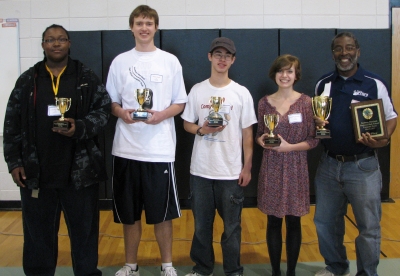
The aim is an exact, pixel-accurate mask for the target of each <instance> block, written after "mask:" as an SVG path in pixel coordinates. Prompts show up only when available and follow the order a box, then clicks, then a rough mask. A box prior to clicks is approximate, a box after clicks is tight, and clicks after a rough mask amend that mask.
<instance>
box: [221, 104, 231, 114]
mask: <svg viewBox="0 0 400 276" xmlns="http://www.w3.org/2000/svg"><path fill="white" fill-rule="evenodd" d="M230 112H231V106H230V105H229V104H224V105H223V106H221V107H220V108H219V111H218V113H221V114H229V113H230Z"/></svg>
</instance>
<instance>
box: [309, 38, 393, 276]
mask: <svg viewBox="0 0 400 276" xmlns="http://www.w3.org/2000/svg"><path fill="white" fill-rule="evenodd" d="M331 50H332V54H333V60H334V61H335V64H336V70H335V71H333V72H330V73H328V74H326V75H324V76H322V77H321V78H320V80H319V81H318V82H317V85H316V89H315V94H316V95H320V94H321V93H324V95H329V97H331V98H332V110H331V113H330V117H329V122H328V121H322V120H320V119H317V118H316V117H315V120H316V124H317V125H319V126H322V125H325V124H327V126H328V128H329V129H330V132H331V137H332V138H331V139H323V140H322V141H321V142H322V145H323V146H324V148H325V153H324V154H322V157H321V160H320V162H319V166H318V170H317V174H316V176H315V179H314V181H315V191H316V209H315V217H314V222H315V226H316V228H317V234H318V242H319V250H320V252H321V255H322V256H323V257H324V259H325V264H326V267H325V268H324V269H322V270H321V271H319V272H317V273H316V274H315V275H316V276H335V275H340V276H348V275H350V273H349V261H348V259H347V254H346V248H345V246H344V245H343V239H344V234H345V224H344V216H345V214H346V212H347V205H348V202H350V204H351V206H352V209H353V213H354V217H355V219H356V222H357V229H358V230H359V235H358V237H357V238H356V242H355V243H356V253H357V254H356V255H357V275H368V276H376V275H378V274H377V267H378V263H379V255H380V244H381V226H380V220H381V212H382V210H381V197H380V191H381V185H382V176H381V171H380V169H379V163H378V157H377V153H376V151H375V149H376V148H380V147H384V146H386V145H387V144H388V143H389V139H382V140H376V139H374V137H373V136H371V134H370V133H365V134H362V137H361V138H360V139H359V140H358V142H359V143H356V142H355V136H354V131H353V124H352V117H351V110H350V105H351V103H355V102H364V101H367V100H376V99H382V102H383V107H384V111H385V118H382V119H383V120H385V121H386V125H387V131H388V136H389V137H390V135H392V133H393V131H394V130H395V128H396V124H397V113H396V112H395V110H394V108H393V104H392V102H391V99H390V95H389V91H388V88H387V85H386V83H385V82H384V81H383V80H382V78H381V77H379V76H377V75H375V74H373V73H371V72H369V71H367V70H365V69H364V68H362V67H361V66H360V65H359V64H358V58H359V57H360V45H359V43H358V40H357V38H356V37H355V36H354V35H353V34H352V33H348V32H345V33H340V34H338V35H336V36H335V37H334V38H333V40H332V44H331Z"/></svg>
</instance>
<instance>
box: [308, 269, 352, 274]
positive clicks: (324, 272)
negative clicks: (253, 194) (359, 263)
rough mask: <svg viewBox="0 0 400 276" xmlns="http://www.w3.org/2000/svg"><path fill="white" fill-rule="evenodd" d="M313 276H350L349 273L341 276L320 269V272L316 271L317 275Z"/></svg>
mask: <svg viewBox="0 0 400 276" xmlns="http://www.w3.org/2000/svg"><path fill="white" fill-rule="evenodd" d="M315 276H350V273H347V274H342V275H339V274H333V273H332V272H330V271H329V270H328V269H326V268H324V269H321V270H320V271H318V272H317V273H315Z"/></svg>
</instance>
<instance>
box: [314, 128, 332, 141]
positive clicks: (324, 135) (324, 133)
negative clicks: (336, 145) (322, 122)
mask: <svg viewBox="0 0 400 276" xmlns="http://www.w3.org/2000/svg"><path fill="white" fill-rule="evenodd" d="M315 138H317V139H329V138H331V131H330V130H329V129H317V131H316V132H315Z"/></svg>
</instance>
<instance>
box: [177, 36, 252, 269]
mask: <svg viewBox="0 0 400 276" xmlns="http://www.w3.org/2000/svg"><path fill="white" fill-rule="evenodd" d="M235 54H236V48H235V45H234V43H233V41H232V40H230V39H228V38H226V37H219V38H216V39H215V40H213V42H212V43H211V48H210V52H209V53H208V59H209V61H210V63H211V77H210V78H209V79H207V80H205V81H203V82H201V83H198V84H196V85H195V86H193V88H192V90H191V91H190V94H189V100H188V103H187V105H186V108H185V111H184V112H183V114H182V118H183V119H184V128H185V130H186V131H188V132H190V133H193V134H195V135H196V138H195V141H194V145H193V152H192V160H191V165H190V174H191V175H190V194H191V201H192V211H193V215H194V219H195V233H194V236H193V242H192V248H191V251H190V257H191V258H192V260H193V262H195V263H196V264H195V266H194V267H193V271H192V272H191V273H189V274H187V276H200V275H213V269H214V250H213V245H212V237H213V222H214V217H215V210H217V211H218V213H219V215H220V216H221V218H222V220H223V222H224V233H223V234H222V237H221V246H222V253H223V266H224V271H225V274H226V275H243V267H242V266H241V265H240V243H241V225H240V223H241V212H242V207H243V200H244V193H243V187H245V186H247V185H248V184H249V182H250V179H251V166H252V156H253V126H252V125H253V124H255V123H257V119H256V115H255V111H254V103H253V99H252V97H251V95H250V92H249V91H248V90H247V89H246V88H245V87H243V86H241V85H239V84H238V83H236V82H234V81H233V80H231V79H230V78H229V76H228V71H229V68H230V67H231V66H232V64H233V63H234V62H235ZM211 97H220V99H221V100H222V105H221V108H220V110H219V112H218V115H219V116H217V117H220V118H222V120H223V125H221V126H218V127H211V126H210V121H212V119H211V120H209V119H208V116H209V115H210V114H211V116H215V114H214V115H213V112H214V110H213V109H212V106H211V104H210V98H211ZM242 149H243V153H244V164H243V163H242Z"/></svg>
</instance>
